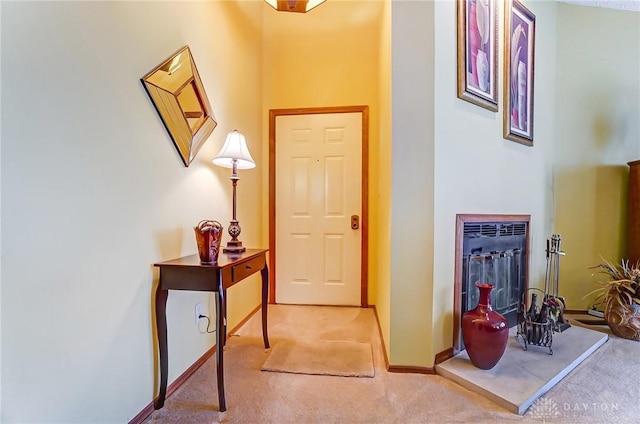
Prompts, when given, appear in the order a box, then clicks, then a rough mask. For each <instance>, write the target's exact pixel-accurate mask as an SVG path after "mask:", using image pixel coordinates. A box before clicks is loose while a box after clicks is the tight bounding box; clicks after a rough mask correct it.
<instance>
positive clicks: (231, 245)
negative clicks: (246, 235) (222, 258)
mask: <svg viewBox="0 0 640 424" xmlns="http://www.w3.org/2000/svg"><path fill="white" fill-rule="evenodd" d="M245 250H247V248H246V247H243V246H242V242H241V241H240V240H229V241H228V242H227V245H226V247H224V248H222V251H223V252H224V253H242V252H244V251H245Z"/></svg>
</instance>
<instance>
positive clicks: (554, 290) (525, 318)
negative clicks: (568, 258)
mask: <svg viewBox="0 0 640 424" xmlns="http://www.w3.org/2000/svg"><path fill="white" fill-rule="evenodd" d="M561 241H562V237H560V234H553V235H552V236H551V239H547V269H546V274H545V281H544V291H542V290H540V289H535V288H531V289H528V290H527V291H525V293H524V294H523V296H522V303H520V305H519V307H518V332H517V335H516V337H521V338H522V340H523V341H524V350H527V348H528V346H529V345H534V346H541V347H546V348H549V355H553V350H552V349H551V344H552V343H553V332H554V331H555V332H558V333H560V332H562V331H564V330H566V329H567V328H569V327H570V325H569V323H568V321H567V320H566V319H565V318H564V308H565V299H564V297H562V296H559V295H558V277H559V275H560V256H564V255H565V253H564V252H563V251H562V250H561V249H560V242H561ZM529 291H531V292H532V293H531V303H530V304H529V307H528V308H527V307H526V302H527V297H528V296H527V294H528V292H529ZM538 292H540V294H541V295H542V299H541V306H538Z"/></svg>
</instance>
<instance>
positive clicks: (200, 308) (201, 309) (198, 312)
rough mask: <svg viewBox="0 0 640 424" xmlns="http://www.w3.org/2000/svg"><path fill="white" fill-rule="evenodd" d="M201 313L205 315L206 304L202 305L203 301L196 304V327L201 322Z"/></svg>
mask: <svg viewBox="0 0 640 424" xmlns="http://www.w3.org/2000/svg"><path fill="white" fill-rule="evenodd" d="M200 315H205V313H204V306H203V305H202V302H200V303H197V304H196V327H197V326H198V324H199V323H200V319H201V318H200Z"/></svg>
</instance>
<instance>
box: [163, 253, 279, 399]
mask: <svg viewBox="0 0 640 424" xmlns="http://www.w3.org/2000/svg"><path fill="white" fill-rule="evenodd" d="M266 254H267V250H266V249H247V250H246V251H245V252H243V253H239V254H228V253H221V254H220V256H219V257H218V263H216V264H213V265H202V264H200V257H199V256H198V255H197V254H196V255H191V256H185V257H183V258H179V259H174V260H171V261H166V262H160V263H156V264H153V266H156V267H158V268H160V282H159V284H158V289H157V290H156V330H157V332H158V351H159V357H160V391H159V394H158V398H157V400H156V402H155V404H154V407H155V409H160V408H162V407H163V406H164V401H165V397H166V395H167V372H168V365H169V360H168V357H167V315H166V307H167V298H168V297H169V290H194V291H207V292H215V304H216V373H217V380H218V401H219V402H220V411H225V410H226V409H227V408H226V405H225V400H224V361H223V359H224V358H223V357H224V355H223V351H224V349H223V348H224V345H225V342H226V338H227V289H228V288H229V287H231V286H233V285H234V284H236V283H239V282H240V281H242V280H243V279H245V278H246V277H248V276H250V275H252V274H254V273H256V272H258V271H260V273H261V274H262V338H263V340H264V347H265V348H269V337H268V335H267V304H268V299H267V295H268V291H269V270H268V268H267V259H266Z"/></svg>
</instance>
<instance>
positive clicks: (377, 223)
mask: <svg viewBox="0 0 640 424" xmlns="http://www.w3.org/2000/svg"><path fill="white" fill-rule="evenodd" d="M379 40H380V41H379V49H380V50H379V58H378V59H379V64H378V69H379V74H378V81H379V90H380V92H379V96H380V101H379V105H380V113H379V121H378V127H379V140H380V141H379V143H378V146H377V148H372V149H371V157H372V160H371V168H370V174H371V175H370V182H371V185H370V186H371V191H370V193H369V196H370V197H369V198H370V201H371V208H370V210H369V218H370V219H371V223H372V225H371V226H370V227H369V228H370V233H369V235H370V240H371V243H370V247H369V249H370V250H369V254H370V258H371V260H370V262H369V268H370V273H369V281H370V283H375V284H370V285H374V287H375V292H372V291H370V292H369V297H370V298H372V296H374V297H373V299H374V300H373V304H374V305H375V306H376V312H377V315H378V322H379V324H380V330H381V331H382V337H383V339H384V341H385V349H386V351H387V357H388V356H389V347H390V345H389V340H390V337H391V334H390V332H391V263H390V261H389V260H388V259H383V258H390V257H391V184H390V183H391V1H387V0H385V1H384V3H383V9H382V18H381V27H380V35H379ZM373 125H375V123H374V124H373ZM374 158H375V159H374Z"/></svg>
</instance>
